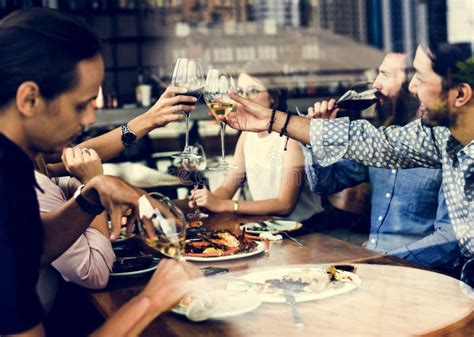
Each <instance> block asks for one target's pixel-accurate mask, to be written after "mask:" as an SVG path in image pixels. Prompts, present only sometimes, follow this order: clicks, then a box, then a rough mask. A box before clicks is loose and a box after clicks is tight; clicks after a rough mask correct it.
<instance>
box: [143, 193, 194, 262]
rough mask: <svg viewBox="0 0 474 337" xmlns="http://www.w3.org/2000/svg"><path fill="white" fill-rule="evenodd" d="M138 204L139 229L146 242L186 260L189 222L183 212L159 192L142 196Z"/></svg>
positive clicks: (165, 253) (177, 258) (156, 248)
mask: <svg viewBox="0 0 474 337" xmlns="http://www.w3.org/2000/svg"><path fill="white" fill-rule="evenodd" d="M150 197H151V198H150ZM138 206H139V217H140V220H141V221H140V222H139V224H141V226H140V227H139V229H140V231H141V233H140V234H141V236H142V238H143V239H144V242H145V244H146V245H147V246H148V247H150V248H152V249H155V250H157V251H159V252H160V253H162V254H163V255H166V256H169V257H172V258H174V259H176V260H184V246H185V239H186V227H187V222H186V218H185V217H184V214H183V212H182V211H181V210H180V209H179V208H178V207H177V206H176V205H175V204H174V203H173V202H172V201H171V200H170V199H169V198H168V197H166V196H164V195H163V194H161V193H157V192H152V193H148V195H143V196H142V197H140V199H139V200H138ZM150 233H151V234H150Z"/></svg>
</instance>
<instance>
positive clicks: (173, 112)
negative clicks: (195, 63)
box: [144, 87, 197, 128]
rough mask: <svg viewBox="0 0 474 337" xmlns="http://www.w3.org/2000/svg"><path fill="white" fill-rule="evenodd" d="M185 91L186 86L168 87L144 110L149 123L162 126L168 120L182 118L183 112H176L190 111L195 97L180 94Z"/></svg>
mask: <svg viewBox="0 0 474 337" xmlns="http://www.w3.org/2000/svg"><path fill="white" fill-rule="evenodd" d="M186 92H187V89H186V88H179V87H168V88H166V91H165V92H164V93H163V94H162V95H161V96H160V99H159V100H158V101H156V103H155V104H154V105H153V106H152V107H151V108H150V109H149V110H148V111H147V112H145V114H144V115H145V116H146V117H147V118H149V119H150V123H151V124H152V125H153V126H154V127H155V128H158V127H162V126H165V125H166V124H168V123H170V122H175V121H178V120H181V119H183V118H184V114H182V113H178V112H181V111H182V112H190V111H192V110H194V109H195V106H194V104H195V103H196V101H197V99H196V98H195V97H192V96H186V95H181V94H185V93H186Z"/></svg>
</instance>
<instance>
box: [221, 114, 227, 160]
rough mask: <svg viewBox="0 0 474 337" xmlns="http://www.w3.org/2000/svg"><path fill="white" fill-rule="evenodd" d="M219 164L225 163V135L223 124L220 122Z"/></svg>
mask: <svg viewBox="0 0 474 337" xmlns="http://www.w3.org/2000/svg"><path fill="white" fill-rule="evenodd" d="M220 124H221V162H222V163H225V146H224V135H225V125H226V124H225V123H223V122H221V123H220Z"/></svg>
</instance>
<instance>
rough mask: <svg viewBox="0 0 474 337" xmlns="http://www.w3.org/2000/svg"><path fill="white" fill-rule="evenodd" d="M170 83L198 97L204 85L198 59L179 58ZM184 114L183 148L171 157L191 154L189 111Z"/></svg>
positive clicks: (189, 94) (184, 156)
mask: <svg viewBox="0 0 474 337" xmlns="http://www.w3.org/2000/svg"><path fill="white" fill-rule="evenodd" d="M171 85H172V86H174V87H182V88H186V89H187V90H188V91H187V92H186V93H185V94H184V95H187V96H193V97H196V98H198V99H199V97H200V96H201V94H202V87H203V85H204V73H203V70H202V65H201V60H200V59H187V58H179V59H178V60H177V61H176V65H175V66H174V71H173V77H172V78H171ZM183 113H184V114H185V116H186V138H185V145H184V149H183V151H182V152H181V153H178V154H176V155H173V156H172V157H173V158H181V159H182V158H186V157H189V156H191V155H192V154H191V151H190V149H189V114H190V113H189V112H187V111H184V112H183Z"/></svg>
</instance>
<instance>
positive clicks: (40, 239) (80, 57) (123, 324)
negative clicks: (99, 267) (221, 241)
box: [0, 8, 197, 336]
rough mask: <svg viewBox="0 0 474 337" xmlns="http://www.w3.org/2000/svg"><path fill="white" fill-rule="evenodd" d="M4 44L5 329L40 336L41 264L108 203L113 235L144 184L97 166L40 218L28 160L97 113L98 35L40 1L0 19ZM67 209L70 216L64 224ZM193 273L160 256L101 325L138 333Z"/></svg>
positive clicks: (1, 288)
mask: <svg viewBox="0 0 474 337" xmlns="http://www.w3.org/2000/svg"><path fill="white" fill-rule="evenodd" d="M0 46H1V47H0V48H1V50H0V78H1V79H2V85H1V86H0V195H1V198H0V266H2V275H1V277H0V298H1V305H0V335H4V334H20V333H21V334H22V336H42V335H44V330H43V327H42V324H41V321H42V319H43V308H42V307H41V305H40V303H39V300H38V296H37V294H36V284H37V281H38V271H39V267H40V264H46V263H49V262H51V261H52V260H53V259H55V258H56V257H57V256H58V255H59V254H61V253H62V252H63V251H64V250H65V249H66V248H68V247H69V246H70V245H71V244H72V243H73V242H74V241H75V240H76V239H77V238H78V237H79V235H80V234H81V233H83V232H84V230H85V229H86V228H87V227H88V226H89V224H90V222H91V221H92V219H93V218H94V217H95V216H96V215H97V214H99V213H101V212H102V211H103V210H104V208H105V209H106V210H107V211H108V212H109V214H110V216H111V219H112V224H113V233H112V235H111V239H114V238H116V237H117V236H118V234H119V232H120V227H121V218H122V216H123V214H124V213H125V212H127V211H128V209H130V208H133V209H135V210H136V209H137V207H138V198H139V197H141V196H142V195H143V194H144V191H142V190H140V189H136V188H134V187H132V186H130V185H128V184H127V183H125V182H124V181H122V180H120V179H117V178H113V177H107V176H97V177H94V178H93V179H92V180H90V181H89V183H87V184H86V185H85V186H84V187H83V188H82V190H80V191H79V193H78V194H77V196H76V198H74V199H71V200H69V201H68V202H66V203H65V204H64V206H63V207H61V208H59V209H57V210H55V211H53V212H50V213H48V214H45V215H44V216H43V217H42V218H41V219H40V213H39V209H38V202H37V200H36V193H35V186H36V187H37V184H36V181H35V178H34V173H33V162H32V160H33V158H34V157H35V156H36V154H38V153H53V152H58V151H61V149H62V148H64V147H65V146H67V145H68V144H69V143H70V142H72V140H73V139H74V138H75V136H76V135H77V134H78V133H80V132H81V131H82V130H83V129H84V127H86V126H87V125H90V124H91V123H93V122H94V121H95V111H94V109H93V107H92V101H93V100H94V99H95V97H96V95H97V93H98V91H99V87H100V85H101V83H102V80H103V75H104V65H103V60H102V56H101V54H100V51H101V47H100V42H99V40H98V38H97V37H96V35H95V34H94V33H93V32H92V31H90V30H89V29H88V28H87V26H85V25H84V24H83V23H82V22H81V21H79V20H77V19H75V18H74V17H70V16H66V15H63V14H60V13H59V12H55V11H52V10H47V9H38V8H36V9H29V10H20V11H17V12H14V13H12V14H10V15H9V16H7V17H6V18H4V19H3V20H1V21H0ZM150 202H152V203H153V201H152V200H151V201H150ZM66 219H74V225H70V226H64V223H65V222H66ZM196 274H197V273H196V272H195V270H194V269H192V268H191V269H189V266H188V265H184V264H182V263H175V262H172V261H166V262H164V263H161V264H160V267H159V268H158V270H157V272H156V273H155V276H154V277H153V278H152V280H151V281H150V283H149V284H148V285H147V287H146V288H145V289H144V290H143V291H142V292H141V293H140V294H139V295H138V296H137V297H136V298H135V299H133V300H132V301H131V302H129V303H128V304H127V305H125V306H124V307H123V308H122V309H121V310H119V311H118V312H117V313H116V315H114V316H113V317H112V318H111V319H110V320H109V321H108V322H107V323H106V324H105V325H104V326H103V327H102V328H101V330H100V332H101V333H102V334H104V335H105V334H109V335H114V336H116V335H134V334H135V335H136V334H138V333H139V332H140V331H141V330H142V329H143V328H144V327H145V326H146V324H147V323H148V322H150V321H151V320H152V319H153V318H154V317H156V315H158V314H159V313H161V312H163V311H164V310H167V309H169V308H170V307H171V306H172V305H174V304H175V303H176V302H177V301H178V300H179V299H180V297H181V296H182V295H183V292H184V291H185V287H184V286H183V285H184V282H186V281H187V280H188V279H189V278H190V277H191V276H194V275H196ZM125 318H126V319H125Z"/></svg>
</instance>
